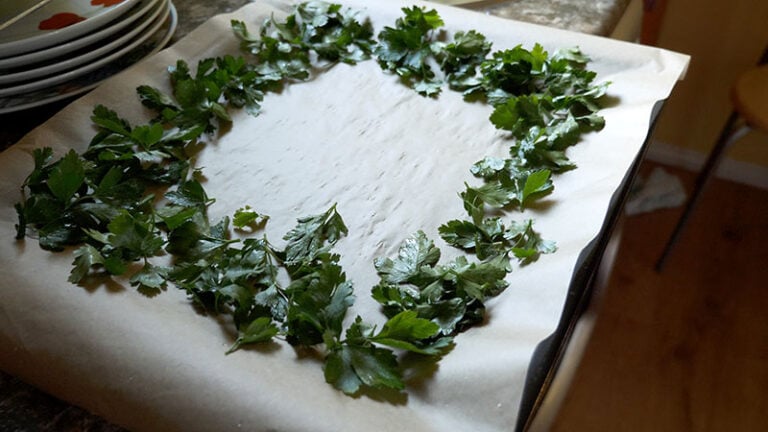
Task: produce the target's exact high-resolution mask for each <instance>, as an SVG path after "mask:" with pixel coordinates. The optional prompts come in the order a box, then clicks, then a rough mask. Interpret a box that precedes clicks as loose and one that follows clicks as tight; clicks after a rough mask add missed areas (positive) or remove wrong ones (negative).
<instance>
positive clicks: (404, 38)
mask: <svg viewBox="0 0 768 432" xmlns="http://www.w3.org/2000/svg"><path fill="white" fill-rule="evenodd" d="M402 11H403V12H404V13H405V16H404V17H401V18H398V19H397V21H396V22H395V27H384V29H383V30H382V31H381V32H380V33H379V36H378V38H379V44H378V45H377V46H376V48H375V49H374V54H375V55H376V57H377V59H378V62H379V65H380V66H381V68H382V69H384V70H387V71H391V72H394V73H396V74H397V75H399V76H400V77H401V79H402V80H403V82H405V83H407V84H408V85H410V86H412V87H413V88H414V89H416V91H417V92H419V93H420V94H422V95H424V96H433V95H436V94H438V93H439V92H440V87H441V85H442V81H441V80H440V79H438V78H437V77H436V75H435V72H434V70H432V67H431V66H430V65H429V63H428V60H429V59H430V58H432V56H433V55H434V53H435V52H437V51H438V50H439V47H440V46H439V44H436V41H437V37H438V35H439V31H438V29H439V28H440V27H442V26H443V25H444V23H443V20H442V19H441V18H440V16H439V15H438V14H437V11H435V10H434V9H432V10H429V11H427V10H426V9H424V8H419V7H416V6H413V7H411V8H403V9H402Z"/></svg>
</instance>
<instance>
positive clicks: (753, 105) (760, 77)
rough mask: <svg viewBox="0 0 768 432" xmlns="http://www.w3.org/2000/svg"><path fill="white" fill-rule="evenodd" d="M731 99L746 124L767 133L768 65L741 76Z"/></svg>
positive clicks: (733, 89)
mask: <svg viewBox="0 0 768 432" xmlns="http://www.w3.org/2000/svg"><path fill="white" fill-rule="evenodd" d="M731 97H732V99H733V105H734V108H735V109H736V111H737V112H738V113H739V114H740V115H741V117H742V118H743V119H744V121H746V122H747V124H749V125H750V126H751V127H753V128H755V129H761V130H763V131H766V132H768V65H766V66H760V67H756V68H753V69H750V70H748V71H747V72H745V73H743V74H741V76H739V78H738V79H737V80H736V82H735V83H734V85H733V88H732V93H731Z"/></svg>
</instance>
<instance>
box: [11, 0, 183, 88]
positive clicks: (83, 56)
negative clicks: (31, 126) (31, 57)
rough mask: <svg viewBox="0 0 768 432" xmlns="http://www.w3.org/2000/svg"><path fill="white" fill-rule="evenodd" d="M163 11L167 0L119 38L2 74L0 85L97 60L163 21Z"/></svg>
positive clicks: (166, 6) (28, 79)
mask: <svg viewBox="0 0 768 432" xmlns="http://www.w3.org/2000/svg"><path fill="white" fill-rule="evenodd" d="M161 13H162V14H163V18H165V17H166V16H167V15H168V4H167V3H166V2H165V1H161V2H158V3H157V7H156V8H155V9H154V10H151V11H150V13H148V14H147V15H146V16H144V17H142V19H141V20H140V21H139V22H138V23H137V24H136V25H135V26H133V27H131V28H130V29H129V31H126V32H124V34H122V35H120V36H119V37H118V38H117V39H114V40H112V41H110V42H108V43H106V44H104V43H99V44H96V45H94V46H91V47H85V48H83V50H81V52H79V53H73V55H69V56H66V57H65V58H64V59H63V60H60V61H58V62H55V63H50V64H46V65H43V66H40V67H35V68H33V69H17V70H16V71H14V73H9V74H5V75H0V85H8V84H14V83H22V82H25V81H30V80H33V79H35V78H40V77H46V76H49V75H52V74H54V73H57V72H63V71H67V70H71V69H73V68H75V67H77V66H80V65H82V64H84V63H86V62H90V61H93V60H97V59H99V58H100V57H102V56H105V55H107V54H109V53H111V52H113V51H116V50H117V49H119V48H121V47H123V46H124V45H126V44H129V43H132V42H133V39H134V37H136V35H138V34H139V33H141V32H142V31H143V30H144V29H146V28H147V27H148V26H149V25H150V24H152V23H153V22H155V21H156V20H159V21H160V22H161V23H162V21H163V19H161V18H158V16H160V14H161ZM150 34H151V33H150ZM150 34H147V33H145V37H149V35H150Z"/></svg>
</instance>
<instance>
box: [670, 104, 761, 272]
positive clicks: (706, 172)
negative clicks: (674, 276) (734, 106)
mask: <svg viewBox="0 0 768 432" xmlns="http://www.w3.org/2000/svg"><path fill="white" fill-rule="evenodd" d="M739 120H740V118H739V115H738V113H736V112H735V111H734V112H732V113H731V115H730V117H728V121H727V122H726V123H725V126H724V127H723V130H722V132H721V133H720V137H719V138H718V140H717V142H716V143H715V146H714V147H713V148H712V151H710V153H709V156H708V157H707V160H706V162H705V163H704V166H703V167H702V169H701V171H700V172H699V175H698V176H697V177H696V182H695V183H694V186H693V191H692V192H691V196H690V197H689V198H688V201H687V203H686V205H685V209H684V210H683V214H682V216H680V219H679V220H678V221H677V225H676V226H675V229H674V231H672V235H671V236H670V237H669V239H668V240H667V244H666V245H665V246H664V250H663V251H662V253H661V256H660V257H659V260H658V261H657V262H656V271H657V272H661V271H662V270H663V269H664V266H665V265H666V262H667V259H668V258H669V255H670V253H671V252H672V249H673V248H674V246H675V245H676V244H677V242H678V241H679V239H680V235H681V234H682V232H683V230H684V229H685V226H686V225H687V223H688V219H689V218H690V217H691V214H692V213H693V210H694V208H695V207H696V205H697V204H698V202H699V199H700V198H701V192H702V191H703V189H704V186H705V185H706V184H707V181H708V180H709V179H710V177H711V176H712V174H714V171H715V170H716V169H717V166H718V165H719V163H720V159H721V158H722V155H723V153H724V152H725V150H726V149H727V148H728V147H729V146H730V145H731V144H733V143H734V142H736V141H738V140H739V139H741V138H742V137H743V136H744V135H745V134H746V133H747V132H749V131H750V130H751V128H750V127H749V126H747V125H741V126H737V123H738V121H739Z"/></svg>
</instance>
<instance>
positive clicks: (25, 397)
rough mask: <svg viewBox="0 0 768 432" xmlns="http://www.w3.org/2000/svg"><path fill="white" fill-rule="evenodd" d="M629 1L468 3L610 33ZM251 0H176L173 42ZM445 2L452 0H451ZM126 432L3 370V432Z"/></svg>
mask: <svg viewBox="0 0 768 432" xmlns="http://www.w3.org/2000/svg"><path fill="white" fill-rule="evenodd" d="M629 1H630V0H589V1H586V0H515V1H502V2H497V1H476V2H472V3H471V4H469V5H467V7H469V8H472V9H476V10H480V11H484V12H486V13H489V14H493V15H498V16H501V17H504V18H509V19H515V20H520V21H527V22H532V23H537V24H544V25H549V26H552V27H557V28H562V29H567V30H573V31H578V32H582V33H589V34H594V35H599V36H608V35H610V34H611V32H612V30H613V29H614V28H615V26H616V25H617V23H618V22H619V19H620V18H621V16H622V14H623V12H624V10H625V9H626V7H627V5H628V4H629ZM246 3H248V0H218V1H216V2H209V1H203V0H180V1H177V2H175V3H174V4H175V6H176V8H177V10H178V14H179V26H178V29H177V32H176V34H175V36H174V38H173V39H172V41H171V42H173V41H175V40H178V39H180V38H182V37H183V36H184V35H186V34H187V33H189V32H190V31H191V30H192V29H194V28H195V27H197V26H198V25H199V24H201V23H202V22H204V21H205V20H206V19H208V18H210V17H211V16H213V15H215V14H218V13H224V12H231V11H233V10H235V9H237V8H239V7H240V6H242V5H244V4H246ZM441 3H451V1H450V0H446V1H442V2H441ZM453 3H455V0H454V1H453ZM69 102H71V100H65V101H60V102H57V103H54V104H52V105H49V106H45V107H41V108H36V109H30V110H26V111H22V112H17V113H13V114H6V115H0V124H2V130H0V149H4V148H7V147H8V146H10V145H12V144H14V143H15V142H16V141H18V140H19V139H20V138H21V137H22V136H24V135H25V134H26V133H27V132H29V131H30V130H32V129H33V128H35V127H36V126H37V125H39V124H41V123H42V122H44V121H45V120H46V119H47V118H49V117H50V116H52V115H53V114H55V113H56V112H57V111H58V110H59V109H61V108H62V107H64V106H65V105H66V104H68V103H69ZM32 430H35V431H58V430H70V431H112V432H115V431H121V430H122V429H121V428H120V427H117V426H114V425H112V424H110V423H108V422H106V421H104V420H103V419H101V418H99V417H97V416H94V415H91V414H90V413H88V412H86V411H84V410H82V409H80V408H78V407H75V406H72V405H69V404H67V403H66V402H63V401H60V400H58V399H56V398H54V397H52V396H49V395H47V394H45V393H44V392H41V391H38V390H37V389H35V388H34V387H31V386H29V385H27V384H25V383H23V382H22V381H20V380H18V379H17V378H15V377H12V376H10V375H8V374H5V373H2V372H0V431H32Z"/></svg>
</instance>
